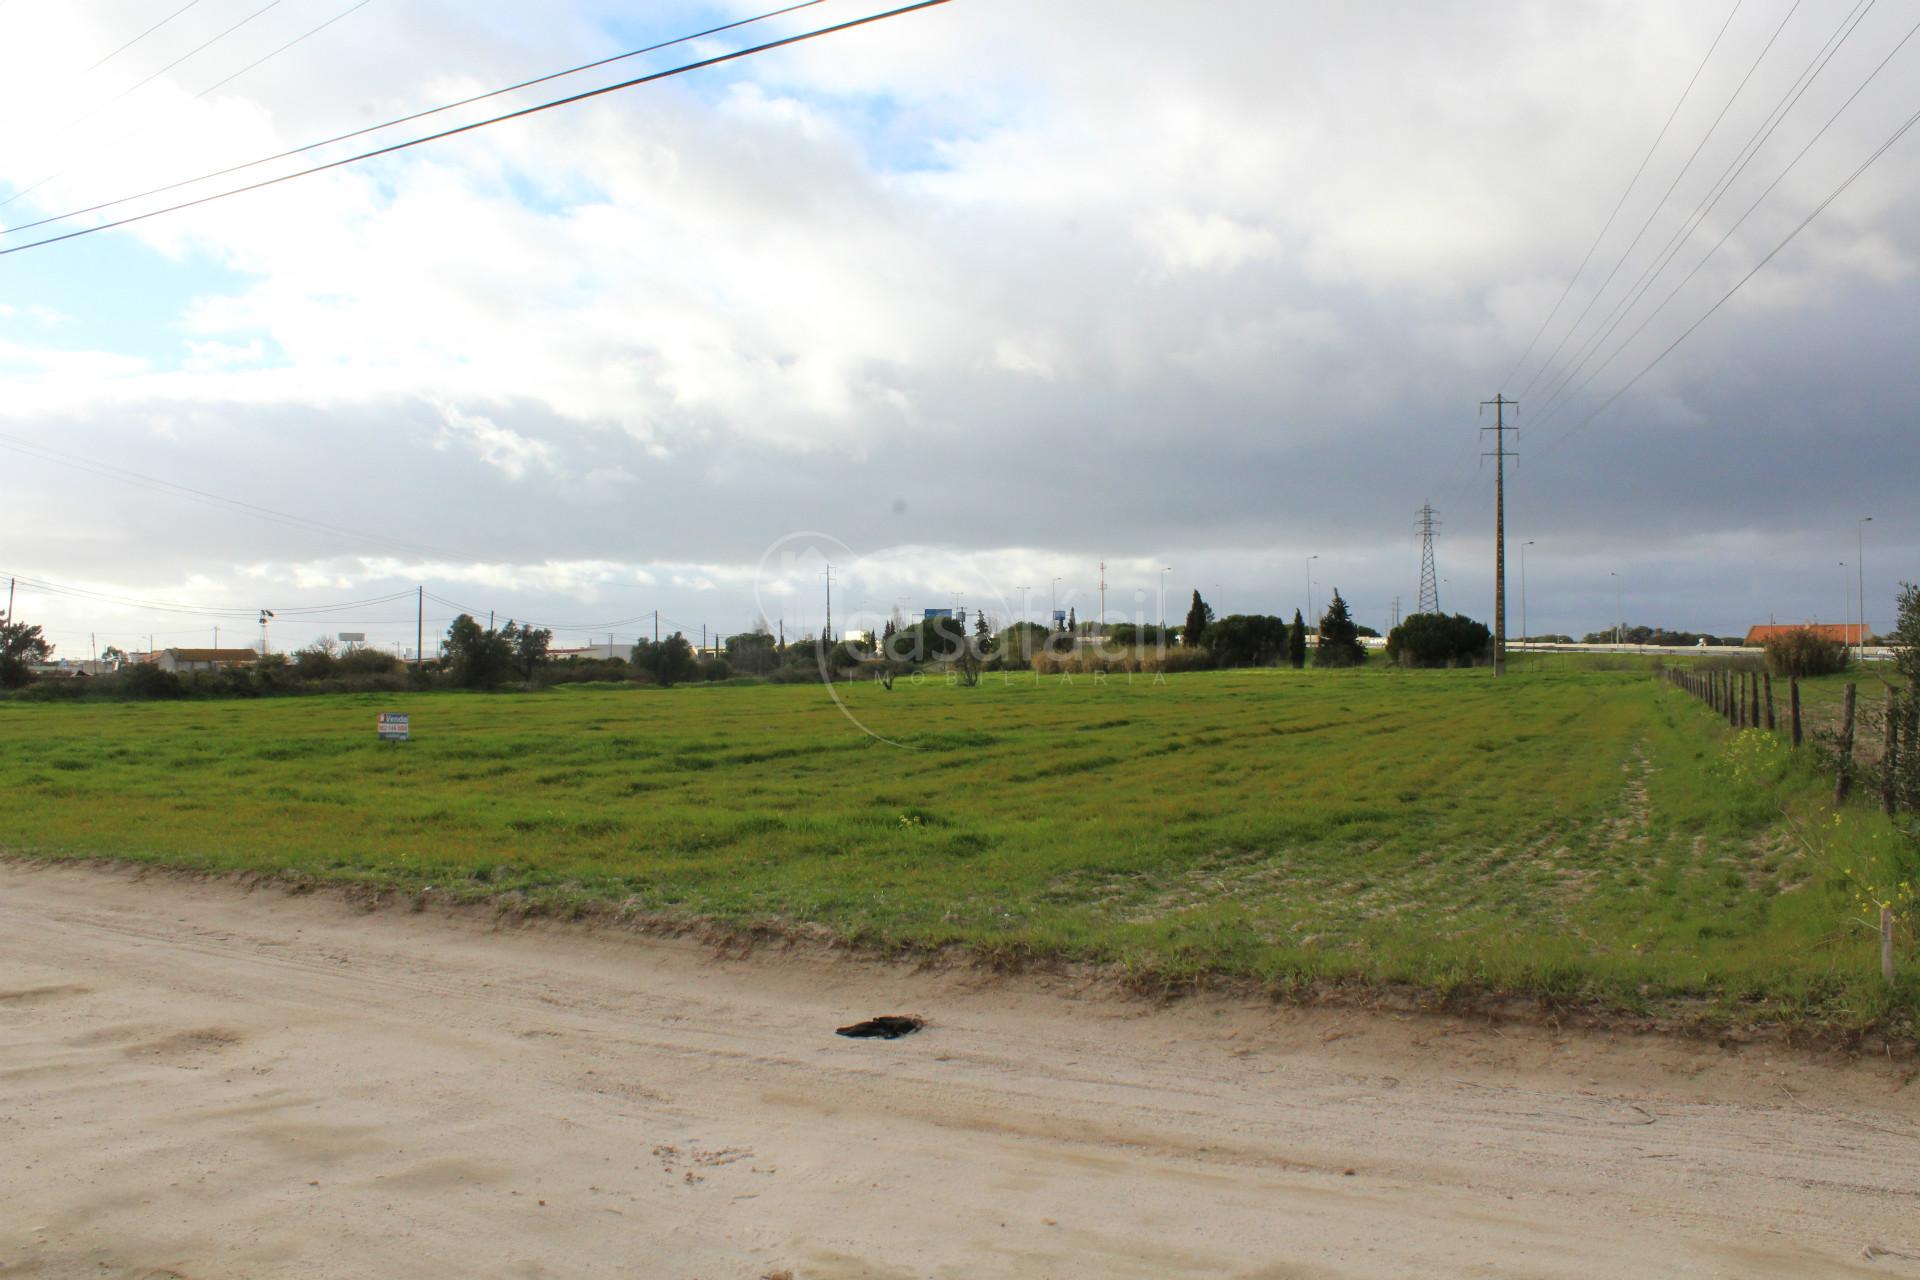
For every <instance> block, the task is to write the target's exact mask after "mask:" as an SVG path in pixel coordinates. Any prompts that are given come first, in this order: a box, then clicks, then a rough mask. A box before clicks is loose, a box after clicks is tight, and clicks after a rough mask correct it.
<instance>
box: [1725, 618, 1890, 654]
mask: <svg viewBox="0 0 1920 1280" xmlns="http://www.w3.org/2000/svg"><path fill="white" fill-rule="evenodd" d="M1792 631H1811V632H1813V634H1815V635H1817V636H1819V637H1820V638H1821V639H1823V640H1838V641H1839V642H1840V643H1841V644H1849V645H1852V644H1860V643H1862V640H1861V637H1860V624H1859V623H1857V622H1801V623H1785V624H1775V623H1771V622H1769V623H1765V624H1763V625H1761V626H1757V627H1748V628H1747V639H1746V643H1747V644H1748V646H1750V647H1752V648H1756V649H1757V648H1759V647H1760V646H1762V645H1764V644H1766V642H1767V641H1769V640H1771V639H1773V638H1774V637H1776V636H1784V635H1786V634H1788V633H1789V632H1792Z"/></svg>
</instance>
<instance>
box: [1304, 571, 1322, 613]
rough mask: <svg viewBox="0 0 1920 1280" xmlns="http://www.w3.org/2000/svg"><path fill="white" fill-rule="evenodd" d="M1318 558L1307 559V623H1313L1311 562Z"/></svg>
mask: <svg viewBox="0 0 1920 1280" xmlns="http://www.w3.org/2000/svg"><path fill="white" fill-rule="evenodd" d="M1319 558H1320V557H1319V556H1308V557H1307V621H1308V622H1309V623H1311V622H1312V621H1313V562H1314V561H1315V560H1318V559H1319Z"/></svg>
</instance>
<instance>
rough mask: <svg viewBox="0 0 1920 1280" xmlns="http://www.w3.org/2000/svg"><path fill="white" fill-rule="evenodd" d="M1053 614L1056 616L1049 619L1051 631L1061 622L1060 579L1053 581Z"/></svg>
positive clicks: (1048, 624) (1048, 623)
mask: <svg viewBox="0 0 1920 1280" xmlns="http://www.w3.org/2000/svg"><path fill="white" fill-rule="evenodd" d="M1053 613H1054V616H1053V617H1051V618H1048V619H1047V626H1048V628H1049V629H1051V628H1052V627H1053V626H1054V625H1055V624H1057V623H1058V622H1059V621H1060V617H1059V614H1060V579H1058V578H1055V579H1054V580H1053Z"/></svg>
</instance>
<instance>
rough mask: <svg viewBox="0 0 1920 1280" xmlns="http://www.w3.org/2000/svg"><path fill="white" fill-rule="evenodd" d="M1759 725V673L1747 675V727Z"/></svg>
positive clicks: (1753, 727)
mask: <svg viewBox="0 0 1920 1280" xmlns="http://www.w3.org/2000/svg"><path fill="white" fill-rule="evenodd" d="M1759 727H1760V673H1759V672H1757V671H1756V672H1754V673H1752V674H1751V675H1749V676H1748V677H1747V728H1749V729H1758V728H1759Z"/></svg>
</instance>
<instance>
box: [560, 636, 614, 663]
mask: <svg viewBox="0 0 1920 1280" xmlns="http://www.w3.org/2000/svg"><path fill="white" fill-rule="evenodd" d="M632 653H633V641H631V640H604V641H601V642H600V643H599V644H584V645H579V646H576V647H573V648H566V649H549V650H547V656H548V657H549V658H552V659H553V660H554V661H556V662H565V661H566V660H567V659H568V658H602V659H605V658H620V659H622V660H625V659H626V658H628V657H630V656H631V655H632Z"/></svg>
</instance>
